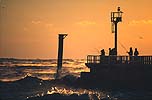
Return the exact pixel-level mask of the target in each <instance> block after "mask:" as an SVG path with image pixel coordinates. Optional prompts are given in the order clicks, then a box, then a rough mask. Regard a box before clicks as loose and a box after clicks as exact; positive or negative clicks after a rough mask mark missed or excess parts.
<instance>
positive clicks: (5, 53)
mask: <svg viewBox="0 0 152 100" xmlns="http://www.w3.org/2000/svg"><path fill="white" fill-rule="evenodd" d="M151 4H152V0H0V57H17V58H57V45H58V34H59V33H68V37H66V39H65V40H64V58H86V56H87V54H99V51H100V49H102V48H105V50H106V53H108V48H109V47H111V48H112V47H114V43H113V42H114V34H112V33H111V23H110V12H111V11H115V10H116V9H117V6H120V7H121V10H122V11H123V12H124V13H123V22H122V23H119V25H118V27H119V29H118V40H119V42H120V43H121V44H123V45H124V46H125V48H127V49H129V47H130V46H132V47H133V48H135V47H137V48H138V49H139V53H140V54H141V55H142V54H144V55H150V54H152V46H151V43H152V39H151V37H152V6H151ZM120 43H118V52H119V53H118V54H119V55H120V54H121V55H126V50H124V48H122V46H121V45H120Z"/></svg>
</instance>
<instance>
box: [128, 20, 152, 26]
mask: <svg viewBox="0 0 152 100" xmlns="http://www.w3.org/2000/svg"><path fill="white" fill-rule="evenodd" d="M138 24H151V25H152V20H132V21H130V22H129V25H138Z"/></svg>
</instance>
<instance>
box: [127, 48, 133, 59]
mask: <svg viewBox="0 0 152 100" xmlns="http://www.w3.org/2000/svg"><path fill="white" fill-rule="evenodd" d="M127 53H128V54H129V59H130V62H132V55H133V50H132V47H130V50H129V52H127Z"/></svg>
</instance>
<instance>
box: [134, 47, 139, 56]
mask: <svg viewBox="0 0 152 100" xmlns="http://www.w3.org/2000/svg"><path fill="white" fill-rule="evenodd" d="M138 55H139V52H138V50H137V48H135V51H134V56H138Z"/></svg>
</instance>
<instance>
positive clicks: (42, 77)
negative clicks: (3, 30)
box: [0, 58, 152, 100]
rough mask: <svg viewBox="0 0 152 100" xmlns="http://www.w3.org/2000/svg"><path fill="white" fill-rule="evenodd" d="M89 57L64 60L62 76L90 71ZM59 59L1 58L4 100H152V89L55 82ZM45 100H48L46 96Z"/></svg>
mask: <svg viewBox="0 0 152 100" xmlns="http://www.w3.org/2000/svg"><path fill="white" fill-rule="evenodd" d="M85 62H86V60H85V59H64V60H63V67H62V74H61V75H62V76H61V77H64V76H68V75H72V76H74V77H80V73H81V72H89V69H88V68H87V67H86V66H85ZM56 66H57V60H56V59H15V58H1V59H0V100H50V99H52V100H53V99H59V100H62V99H64V100H67V99H69V100H73V99H77V100H78V99H79V100H81V99H83V100H84V99H86V100H152V91H144V90H122V89H121V90H120V89H118V90H109V89H108V90H106V89H104V90H103V89H98V88H95V89H91V88H90V89H88V88H87V89H85V88H81V87H80V88H79V87H77V88H75V87H70V86H65V85H62V83H61V84H60V85H59V84H55V83H51V82H52V81H51V80H54V77H55V74H56V69H57V67H56ZM43 97H44V98H45V99H44V98H43Z"/></svg>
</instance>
